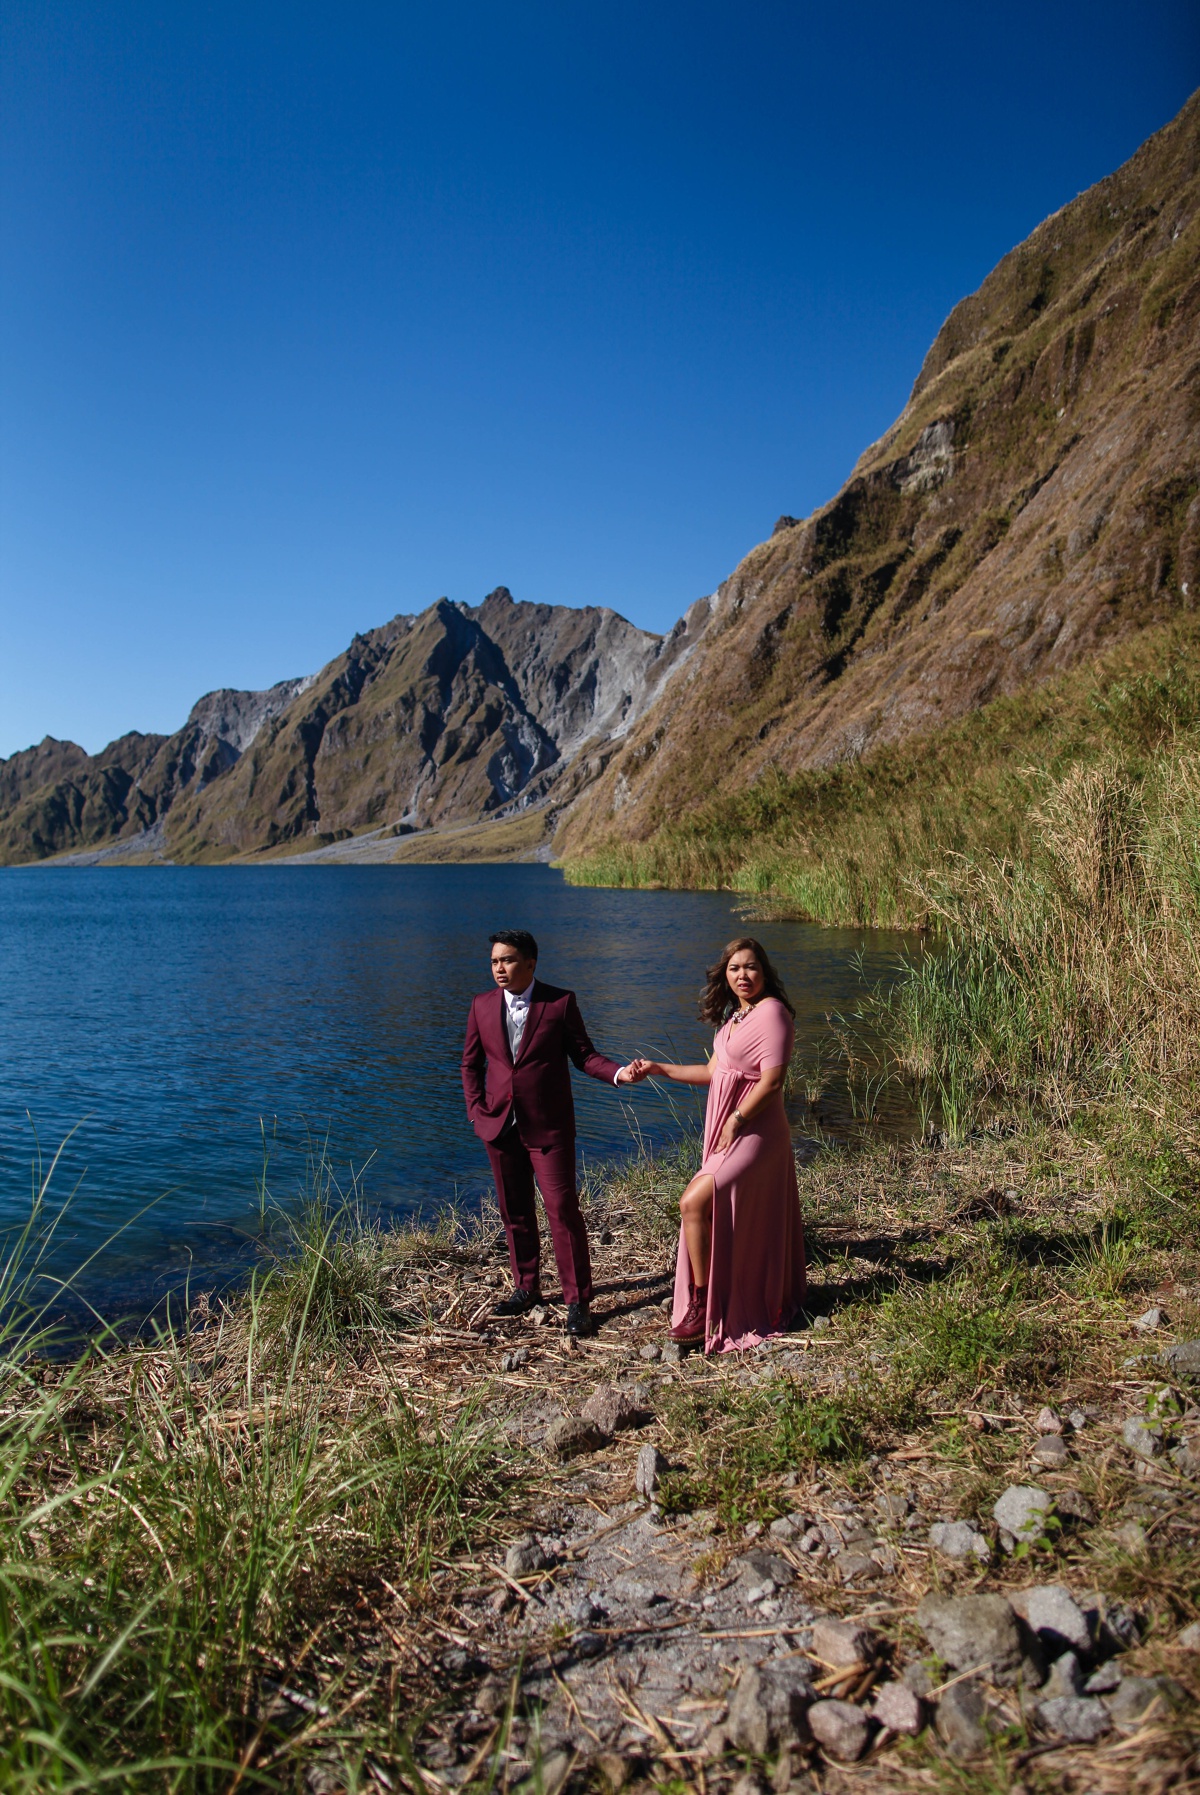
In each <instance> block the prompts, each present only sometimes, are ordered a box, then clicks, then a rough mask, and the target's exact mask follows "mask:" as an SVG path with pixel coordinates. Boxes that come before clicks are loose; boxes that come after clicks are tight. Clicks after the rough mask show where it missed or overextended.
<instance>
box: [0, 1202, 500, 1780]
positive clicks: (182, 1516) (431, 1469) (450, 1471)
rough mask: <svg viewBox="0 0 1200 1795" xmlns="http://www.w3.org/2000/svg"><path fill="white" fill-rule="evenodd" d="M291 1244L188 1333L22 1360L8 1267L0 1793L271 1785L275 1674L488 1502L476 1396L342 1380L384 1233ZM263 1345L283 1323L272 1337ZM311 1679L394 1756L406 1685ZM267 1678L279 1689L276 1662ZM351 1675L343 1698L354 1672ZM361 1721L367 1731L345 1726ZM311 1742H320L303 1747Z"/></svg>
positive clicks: (491, 1451) (470, 1527) (421, 1567)
mask: <svg viewBox="0 0 1200 1795" xmlns="http://www.w3.org/2000/svg"><path fill="white" fill-rule="evenodd" d="M302 1238H303V1240H304V1241H305V1243H306V1250H305V1251H304V1252H302V1253H301V1254H299V1255H298V1256H297V1258H296V1259H295V1261H294V1262H293V1263H291V1264H289V1265H287V1266H285V1267H282V1268H280V1269H279V1270H277V1271H276V1272H274V1273H268V1274H267V1276H266V1277H265V1279H260V1280H257V1281H256V1282H255V1283H253V1284H252V1286H251V1288H250V1289H249V1291H248V1292H247V1293H246V1294H245V1295H244V1296H243V1297H241V1298H239V1299H238V1300H237V1302H236V1303H235V1304H234V1305H233V1306H232V1307H231V1308H230V1309H228V1310H227V1311H225V1312H224V1313H223V1314H222V1316H221V1318H220V1319H219V1321H217V1322H216V1323H214V1324H213V1325H211V1326H210V1327H208V1328H206V1329H204V1330H203V1331H201V1332H197V1331H195V1330H194V1329H189V1330H188V1331H187V1332H184V1333H182V1334H180V1335H179V1336H177V1337H171V1336H164V1337H163V1338H161V1339H159V1340H156V1341H153V1342H149V1343H146V1344H144V1345H142V1346H139V1347H135V1348H132V1349H126V1348H123V1347H120V1346H119V1345H117V1344H114V1343H107V1344H106V1343H105V1342H100V1343H98V1344H97V1345H96V1346H95V1347H94V1348H93V1349H92V1350H91V1351H90V1352H88V1353H86V1354H84V1355H83V1356H82V1357H80V1358H79V1359H78V1360H77V1361H76V1362H75V1363H73V1364H70V1365H67V1366H63V1367H59V1368H58V1369H55V1368H54V1367H52V1366H49V1365H44V1364H43V1362H42V1361H41V1360H40V1359H38V1358H35V1357H31V1351H30V1349H31V1347H35V1346H39V1345H44V1344H45V1341H44V1340H43V1339H42V1338H41V1337H40V1336H38V1335H37V1334H36V1333H33V1332H31V1325H30V1322H31V1318H33V1320H36V1314H37V1310H36V1303H35V1301H34V1294H33V1291H32V1288H31V1285H30V1282H29V1280H28V1278H27V1279H26V1280H25V1281H24V1282H22V1280H21V1276H20V1264H19V1261H18V1260H10V1275H9V1284H10V1289H9V1292H8V1294H9V1295H10V1297H13V1298H17V1299H21V1300H13V1301H10V1303H9V1305H8V1312H9V1314H10V1315H11V1316H12V1317H14V1318H16V1319H15V1320H13V1321H12V1322H10V1325H9V1328H8V1332H7V1333H6V1334H5V1335H4V1336H3V1337H0V1465H2V1467H3V1470H2V1472H0V1786H2V1787H3V1788H4V1789H5V1790H14V1791H21V1790H28V1791H30V1792H31V1795H32V1792H33V1791H35V1790H36V1791H39V1792H40V1791H45V1790H58V1789H61V1790H68V1789H69V1790H85V1789H98V1788H100V1787H102V1786H108V1787H111V1786H117V1787H120V1788H124V1789H139V1788H144V1789H154V1790H158V1789H171V1790H188V1791H192V1790H196V1791H208V1790H214V1791H216V1790H225V1789H228V1788H230V1787H232V1786H233V1785H234V1782H235V1781H236V1783H237V1784H238V1785H239V1786H241V1787H246V1788H253V1787H270V1788H276V1789H277V1788H281V1787H291V1786H292V1785H293V1780H294V1777H295V1775H297V1774H298V1773H299V1771H300V1769H301V1768H302V1766H303V1763H304V1761H305V1752H306V1749H307V1748H308V1743H309V1730H310V1729H307V1728H305V1727H303V1726H301V1727H297V1726H296V1725H295V1724H293V1723H292V1720H291V1718H290V1714H291V1713H294V1710H291V1711H289V1714H285V1715H283V1716H280V1715H274V1716H272V1714H271V1713H270V1690H271V1688H273V1687H274V1682H273V1681H272V1679H278V1678H279V1677H280V1676H281V1674H282V1672H283V1671H284V1669H285V1667H288V1666H292V1665H297V1664H300V1663H303V1660H304V1657H305V1655H306V1653H307V1651H308V1650H309V1649H310V1648H312V1647H313V1646H314V1642H315V1641H316V1640H318V1639H319V1637H320V1636H321V1634H322V1633H323V1631H324V1630H325V1628H326V1627H327V1626H328V1625H329V1624H330V1620H331V1617H332V1616H334V1615H335V1614H337V1613H338V1612H339V1611H342V1610H347V1609H349V1610H351V1611H352V1610H353V1607H354V1603H355V1601H356V1600H361V1598H360V1597H359V1596H358V1595H357V1594H356V1592H357V1591H358V1590H360V1589H361V1587H362V1584H363V1583H364V1581H369V1580H370V1579H371V1578H372V1577H374V1576H376V1575H377V1574H378V1573H380V1572H383V1573H385V1574H386V1576H387V1578H388V1579H389V1580H390V1582H391V1584H392V1585H393V1586H396V1587H399V1588H400V1589H402V1590H407V1591H408V1592H409V1596H410V1599H411V1600H413V1601H415V1602H417V1603H418V1604H419V1602H420V1600H421V1595H420V1592H421V1590H422V1588H423V1587H424V1585H425V1582H426V1580H427V1579H428V1577H429V1575H430V1572H431V1570H432V1567H433V1563H434V1560H435V1559H436V1558H437V1557H438V1556H440V1555H444V1554H445V1553H447V1552H450V1551H454V1550H461V1549H462V1548H464V1547H466V1546H469V1545H470V1544H471V1542H472V1541H473V1540H474V1539H476V1538H477V1537H478V1536H479V1534H480V1531H481V1530H486V1529H487V1528H488V1526H489V1525H490V1523H491V1521H492V1520H493V1518H494V1517H495V1516H496V1515H497V1514H498V1513H499V1512H501V1510H502V1507H503V1505H504V1503H505V1500H506V1495H507V1490H508V1486H509V1485H510V1483H511V1481H512V1479H511V1476H510V1475H509V1474H507V1473H506V1471H505V1469H504V1467H503V1465H502V1464H501V1462H500V1460H499V1457H498V1454H497V1448H496V1445H495V1442H494V1440H493V1438H492V1434H491V1431H490V1428H489V1426H488V1425H487V1424H486V1422H485V1421H484V1419H483V1417H482V1414H481V1410H480V1405H479V1404H475V1405H472V1404H470V1403H468V1404H467V1405H466V1406H464V1407H462V1408H460V1409H459V1411H458V1412H457V1414H456V1415H455V1416H454V1418H453V1419H452V1420H448V1421H446V1422H441V1421H439V1420H438V1419H437V1418H436V1417H431V1416H428V1415H421V1414H419V1413H418V1412H417V1410H416V1409H415V1408H414V1407H413V1406H412V1405H411V1404H410V1403H409V1402H408V1401H407V1400H406V1398H405V1397H404V1396H403V1395H402V1394H401V1393H399V1392H396V1393H393V1394H389V1395H386V1396H384V1397H380V1396H379V1395H378V1394H376V1393H373V1392H372V1391H371V1390H369V1389H366V1390H356V1388H355V1385H354V1382H353V1379H352V1378H350V1377H349V1376H348V1375H347V1376H344V1377H343V1378H342V1379H341V1380H340V1382H339V1385H338V1389H337V1395H336V1401H334V1402H331V1401H330V1393H329V1387H328V1373H329V1369H330V1364H331V1360H330V1355H329V1346H330V1343H331V1341H332V1340H333V1339H334V1337H335V1330H338V1329H347V1330H349V1331H350V1334H351V1336H353V1334H354V1331H355V1330H358V1331H360V1332H361V1330H362V1329H363V1328H364V1327H366V1326H368V1325H373V1324H374V1322H375V1321H376V1320H377V1319H378V1318H379V1316H380V1315H381V1314H383V1313H384V1312H383V1311H382V1310H381V1309H380V1308H379V1307H378V1306H377V1299H378V1288H379V1283H380V1279H381V1276H382V1274H381V1273H380V1272H379V1270H378V1266H377V1270H376V1275H375V1278H374V1280H373V1281H366V1283H364V1277H363V1271H362V1268H363V1266H364V1265H365V1264H367V1263H369V1262H371V1261H372V1260H374V1261H375V1262H378V1261H379V1258H380V1254H379V1243H378V1241H377V1239H376V1238H375V1237H374V1236H373V1235H372V1234H371V1233H369V1232H368V1233H367V1234H366V1235H362V1236H360V1235H357V1234H356V1233H355V1219H354V1216H353V1214H349V1215H347V1214H344V1213H342V1214H339V1213H338V1212H336V1211H334V1212H331V1213H321V1212H320V1208H319V1205H318V1204H313V1205H310V1208H309V1211H308V1213H307V1215H306V1217H305V1219H304V1222H303V1224H302ZM281 1330H282V1331H281ZM342 1663H343V1670H342V1672H341V1673H340V1675H339V1674H338V1673H334V1674H332V1675H331V1676H327V1680H326V1682H325V1688H324V1693H323V1698H322V1699H323V1703H324V1704H325V1705H326V1706H327V1707H328V1709H329V1713H330V1715H332V1717H333V1718H332V1719H331V1720H330V1721H328V1722H327V1723H325V1724H323V1725H322V1726H321V1727H320V1728H318V1729H316V1733H314V1734H313V1739H315V1740H316V1743H315V1744H313V1746H312V1749H316V1746H317V1744H320V1745H328V1743H329V1742H330V1741H331V1740H336V1739H337V1738H338V1737H339V1736H340V1735H339V1732H338V1728H337V1725H336V1721H337V1716H338V1711H339V1704H343V1703H344V1704H346V1705H347V1711H349V1708H348V1705H349V1703H350V1702H351V1701H353V1702H354V1706H355V1710H356V1713H355V1722H356V1727H357V1736H358V1738H359V1740H360V1744H359V1747H358V1751H359V1755H360V1756H361V1752H362V1750H364V1749H365V1743H362V1742H363V1741H365V1742H366V1743H369V1741H370V1737H371V1729H372V1725H374V1726H375V1727H376V1729H377V1730H378V1732H379V1736H380V1738H381V1740H383V1741H384V1742H385V1743H386V1744H388V1745H390V1744H392V1743H394V1741H395V1739H396V1738H397V1737H403V1736H404V1732H405V1728H406V1726H407V1725H408V1724H409V1723H410V1721H411V1718H412V1717H411V1716H410V1715H408V1714H407V1713H406V1712H405V1711H404V1707H403V1696H402V1691H398V1690H396V1689H390V1690H389V1687H388V1684H387V1679H386V1677H384V1680H383V1682H382V1684H381V1685H380V1686H379V1687H378V1688H373V1687H370V1685H372V1684H374V1683H377V1682H378V1680H379V1676H380V1673H379V1671H378V1670H374V1671H371V1670H367V1671H365V1672H363V1671H361V1670H360V1671H358V1672H357V1673H356V1675H357V1679H358V1680H357V1686H356V1687H352V1686H351V1685H350V1684H349V1683H347V1680H346V1679H347V1678H348V1677H349V1676H350V1674H351V1671H352V1669H353V1662H352V1658H346V1657H343V1659H342ZM288 1674H289V1675H290V1674H292V1673H291V1672H290V1671H289V1672H288ZM364 1677H365V1682H366V1684H367V1685H368V1687H367V1690H366V1694H367V1696H368V1697H370V1700H369V1701H368V1700H366V1699H365V1698H364V1695H363V1679H364ZM372 1715H373V1716H374V1720H373V1721H371V1720H367V1719H364V1716H372ZM317 1734H319V1735H320V1737H319V1738H317Z"/></svg>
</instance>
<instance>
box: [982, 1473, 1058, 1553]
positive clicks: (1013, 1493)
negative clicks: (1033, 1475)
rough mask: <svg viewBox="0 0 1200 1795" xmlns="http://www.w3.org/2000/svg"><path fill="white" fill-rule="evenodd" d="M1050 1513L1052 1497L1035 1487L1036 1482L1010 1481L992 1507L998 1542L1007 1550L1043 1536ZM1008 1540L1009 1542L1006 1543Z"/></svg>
mask: <svg viewBox="0 0 1200 1795" xmlns="http://www.w3.org/2000/svg"><path fill="white" fill-rule="evenodd" d="M1053 1513H1054V1499H1053V1497H1051V1496H1048V1495H1047V1494H1046V1491H1045V1490H1039V1489H1038V1488H1037V1486H1036V1484H1028V1483H1010V1484H1009V1486H1008V1488H1007V1489H1006V1490H1005V1492H1004V1494H1003V1495H1002V1496H1000V1497H999V1498H998V1500H997V1501H996V1503H995V1505H994V1507H993V1509H992V1514H993V1516H994V1518H995V1520H996V1521H997V1522H998V1523H999V1526H1000V1532H1001V1544H1002V1545H1004V1547H1005V1549H1006V1550H1007V1551H1010V1552H1012V1551H1015V1550H1016V1548H1017V1546H1020V1545H1033V1544H1035V1543H1036V1541H1038V1540H1039V1539H1041V1538H1043V1536H1044V1535H1045V1532H1046V1522H1047V1521H1048V1520H1049V1518H1050V1516H1051V1515H1052V1514H1053ZM1005 1535H1007V1539H1006V1538H1005V1537H1004V1536H1005ZM1009 1540H1011V1541H1012V1542H1013V1543H1012V1545H1009V1544H1008V1541H1009Z"/></svg>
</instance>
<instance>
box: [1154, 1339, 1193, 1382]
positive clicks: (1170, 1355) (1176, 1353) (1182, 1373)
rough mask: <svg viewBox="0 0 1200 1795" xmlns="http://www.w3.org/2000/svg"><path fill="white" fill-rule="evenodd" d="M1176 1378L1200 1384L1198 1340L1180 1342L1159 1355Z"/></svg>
mask: <svg viewBox="0 0 1200 1795" xmlns="http://www.w3.org/2000/svg"><path fill="white" fill-rule="evenodd" d="M1159 1358H1160V1359H1161V1360H1162V1362H1163V1364H1164V1365H1166V1366H1168V1367H1169V1368H1170V1369H1171V1370H1172V1371H1173V1372H1174V1373H1175V1375H1176V1377H1180V1378H1184V1379H1186V1380H1188V1381H1189V1382H1193V1383H1200V1340H1180V1341H1178V1342H1177V1343H1176V1344H1175V1345H1174V1346H1168V1347H1167V1348H1166V1349H1165V1351H1163V1352H1161V1353H1160V1354H1159Z"/></svg>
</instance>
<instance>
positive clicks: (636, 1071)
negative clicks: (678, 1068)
mask: <svg viewBox="0 0 1200 1795" xmlns="http://www.w3.org/2000/svg"><path fill="white" fill-rule="evenodd" d="M625 1070H626V1071H627V1072H628V1074H629V1082H630V1084H641V1082H642V1080H643V1078H661V1077H662V1075H663V1069H662V1067H661V1066H660V1065H659V1063H658V1061H657V1060H640V1059H639V1060H630V1062H629V1064H628V1066H626V1068H625Z"/></svg>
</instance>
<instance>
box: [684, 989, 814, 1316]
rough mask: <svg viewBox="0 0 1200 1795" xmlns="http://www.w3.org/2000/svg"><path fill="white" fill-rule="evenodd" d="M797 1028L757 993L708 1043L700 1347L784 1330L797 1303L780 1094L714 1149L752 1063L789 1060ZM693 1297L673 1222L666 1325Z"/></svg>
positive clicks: (744, 1090) (799, 1248)
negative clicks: (704, 1316)
mask: <svg viewBox="0 0 1200 1795" xmlns="http://www.w3.org/2000/svg"><path fill="white" fill-rule="evenodd" d="M735 1015H736V1012H735ZM795 1034H796V1029H795V1024H794V1023H793V1021H792V1018H791V1017H790V1016H789V1014H788V1012H787V1010H786V1009H785V1008H784V1006H783V1005H782V1004H781V1003H780V1002H779V1000H778V999H777V998H774V997H764V998H761V999H760V1000H759V1002H758V1003H756V1004H755V1006H754V1008H753V1009H752V1010H751V1012H750V1014H749V1015H748V1016H745V1017H744V1018H743V1019H742V1020H741V1021H740V1022H736V1021H735V1020H734V1018H733V1017H730V1019H729V1021H728V1022H727V1023H725V1025H724V1027H723V1028H720V1029H718V1030H717V1035H716V1039H715V1041H714V1043H713V1075H712V1083H711V1084H710V1085H709V1087H708V1109H707V1111H706V1112H705V1117H704V1160H703V1163H702V1164H701V1167H700V1170H701V1171H702V1172H709V1173H711V1174H712V1178H713V1182H714V1184H715V1186H716V1192H715V1195H714V1197H713V1218H712V1262H711V1268H710V1270H709V1274H708V1325H707V1338H706V1341H705V1348H704V1350H705V1352H736V1351H740V1350H742V1349H744V1348H746V1347H748V1346H757V1345H758V1344H759V1343H760V1342H761V1341H763V1340H765V1339H767V1338H768V1337H769V1336H770V1335H772V1334H780V1333H782V1332H783V1331H784V1330H785V1329H786V1328H787V1327H788V1326H789V1325H790V1324H791V1322H792V1321H793V1320H794V1318H795V1316H796V1314H797V1313H798V1311H799V1310H800V1309H801V1308H802V1307H803V1306H804V1288H805V1270H804V1225H803V1223H802V1221H801V1219H800V1192H799V1189H798V1188H797V1184H796V1160H795V1156H794V1154H793V1152H792V1138H791V1134H790V1132H789V1130H788V1125H787V1117H786V1116H785V1114H784V1110H783V1095H782V1093H780V1095H779V1096H777V1097H773V1098H772V1099H771V1100H770V1101H769V1102H768V1103H765V1104H764V1105H763V1107H762V1108H761V1109H760V1110H758V1111H756V1112H755V1114H754V1115H753V1116H751V1117H750V1119H749V1120H748V1121H747V1122H746V1123H745V1124H744V1126H743V1127H742V1130H741V1132H740V1133H739V1135H738V1137H737V1139H736V1140H735V1141H734V1143H733V1146H732V1147H730V1149H729V1151H728V1152H727V1153H718V1152H717V1150H716V1143H717V1140H718V1138H719V1136H720V1133H721V1130H722V1128H723V1127H724V1126H725V1122H726V1120H727V1118H728V1116H729V1114H730V1112H731V1111H732V1110H734V1109H736V1108H737V1107H738V1105H739V1104H740V1103H741V1102H742V1101H743V1100H744V1099H745V1097H746V1096H747V1095H748V1093H749V1092H750V1090H751V1089H752V1087H753V1086H754V1085H755V1084H757V1082H758V1079H759V1076H760V1068H761V1067H763V1066H786V1065H787V1063H788V1061H789V1060H790V1059H791V1057H792V1043H793V1041H794V1039H795ZM691 1296H692V1270H691V1263H690V1261H689V1259H688V1250H687V1245H686V1243H685V1241H684V1238H683V1231H682V1229H681V1230H680V1234H679V1254H678V1258H677V1260H676V1265H675V1304H674V1309H673V1311H672V1315H671V1324H672V1326H675V1325H676V1324H677V1323H678V1322H680V1321H681V1320H682V1319H683V1315H684V1312H685V1310H686V1309H687V1306H688V1303H689V1302H690V1301H691Z"/></svg>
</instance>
